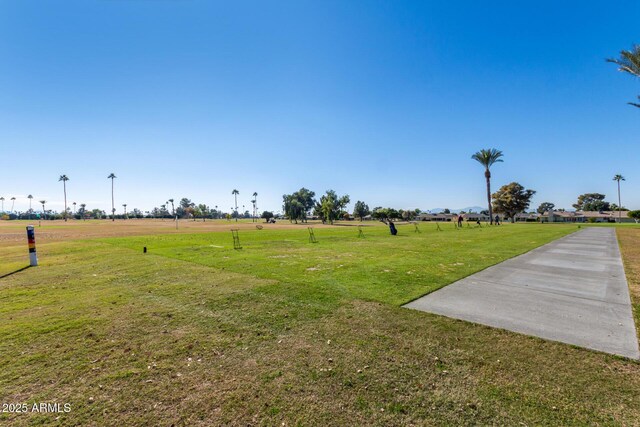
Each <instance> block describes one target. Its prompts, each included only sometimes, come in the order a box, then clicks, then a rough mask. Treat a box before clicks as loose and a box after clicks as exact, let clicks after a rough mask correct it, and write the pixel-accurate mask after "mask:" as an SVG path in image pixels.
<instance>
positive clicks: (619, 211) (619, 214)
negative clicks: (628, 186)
mask: <svg viewBox="0 0 640 427" xmlns="http://www.w3.org/2000/svg"><path fill="white" fill-rule="evenodd" d="M621 209H622V205H621V204H620V180H618V222H619V223H622V211H621Z"/></svg>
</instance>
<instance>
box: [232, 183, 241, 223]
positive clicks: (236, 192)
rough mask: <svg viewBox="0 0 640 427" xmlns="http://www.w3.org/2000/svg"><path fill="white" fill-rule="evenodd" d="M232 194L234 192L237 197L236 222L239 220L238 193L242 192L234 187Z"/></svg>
mask: <svg viewBox="0 0 640 427" xmlns="http://www.w3.org/2000/svg"><path fill="white" fill-rule="evenodd" d="M231 194H233V197H235V199H236V209H235V211H236V222H238V194H240V192H239V191H238V190H236V189H234V190H233V191H232V192H231Z"/></svg>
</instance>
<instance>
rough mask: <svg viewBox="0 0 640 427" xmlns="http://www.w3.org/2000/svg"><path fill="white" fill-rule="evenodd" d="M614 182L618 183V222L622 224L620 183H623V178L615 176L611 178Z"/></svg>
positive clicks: (618, 175)
mask: <svg viewBox="0 0 640 427" xmlns="http://www.w3.org/2000/svg"><path fill="white" fill-rule="evenodd" d="M613 180H614V181H618V222H622V212H621V208H622V205H621V204H620V181H624V180H625V179H624V176H622V175H620V174H617V175H616V176H614V177H613Z"/></svg>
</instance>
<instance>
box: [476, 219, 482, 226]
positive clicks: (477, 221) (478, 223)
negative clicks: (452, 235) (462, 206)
mask: <svg viewBox="0 0 640 427" xmlns="http://www.w3.org/2000/svg"><path fill="white" fill-rule="evenodd" d="M476 225H478V226H479V227H482V224H480V218H478V219H477V220H476Z"/></svg>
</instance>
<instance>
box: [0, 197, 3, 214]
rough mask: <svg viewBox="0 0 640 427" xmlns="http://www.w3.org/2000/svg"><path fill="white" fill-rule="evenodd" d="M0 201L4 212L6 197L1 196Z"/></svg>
mask: <svg viewBox="0 0 640 427" xmlns="http://www.w3.org/2000/svg"><path fill="white" fill-rule="evenodd" d="M0 203H2V208H1V209H2V212H3V213H4V197H0Z"/></svg>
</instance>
